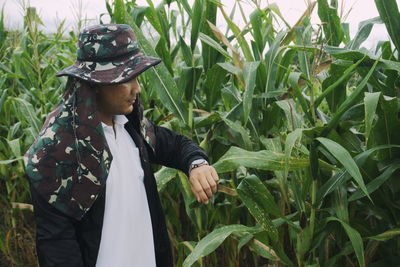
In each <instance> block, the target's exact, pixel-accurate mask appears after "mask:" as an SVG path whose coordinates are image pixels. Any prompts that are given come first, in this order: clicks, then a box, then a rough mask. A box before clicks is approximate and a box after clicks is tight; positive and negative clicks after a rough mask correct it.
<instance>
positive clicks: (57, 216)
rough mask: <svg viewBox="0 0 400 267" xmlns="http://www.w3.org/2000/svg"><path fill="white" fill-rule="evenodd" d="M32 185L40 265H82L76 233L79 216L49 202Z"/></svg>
mask: <svg viewBox="0 0 400 267" xmlns="http://www.w3.org/2000/svg"><path fill="white" fill-rule="evenodd" d="M30 188H31V197H32V204H33V207H34V214H35V218H36V229H37V230H36V231H37V232H36V250H37V254H38V259H39V264H40V266H41V267H50V266H57V267H63V266H65V267H67V266H68V267H78V266H79V267H83V266H84V264H83V261H82V255H81V251H80V247H79V244H78V242H77V238H76V233H75V229H76V223H77V220H75V219H73V218H72V217H69V216H67V215H65V214H63V213H61V212H60V211H58V210H57V209H56V208H54V207H53V206H52V205H50V204H49V203H48V202H47V201H45V200H44V199H43V198H42V197H40V196H39V194H38V193H37V192H36V190H35V189H34V188H33V186H32V185H31V186H30Z"/></svg>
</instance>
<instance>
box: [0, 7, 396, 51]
mask: <svg viewBox="0 0 400 267" xmlns="http://www.w3.org/2000/svg"><path fill="white" fill-rule="evenodd" d="M259 1H260V3H261V7H265V6H267V5H268V3H276V4H277V5H278V6H279V8H280V10H281V12H282V14H283V17H284V18H285V19H286V20H287V21H288V22H289V24H291V25H293V24H294V23H295V22H296V21H297V19H298V18H299V17H300V16H301V14H302V13H303V12H304V10H305V8H306V2H307V1H306V0H275V1H273V0H259ZM21 2H23V0H0V6H3V5H5V22H6V25H7V26H8V27H11V28H17V27H20V26H21V25H22V8H21ZM136 2H137V3H138V4H139V5H143V6H146V5H147V3H146V0H137V1H136ZM153 2H154V3H155V4H156V5H157V4H158V3H160V2H161V1H160V0H154V1H153ZM189 2H192V1H190V0H189ZM221 2H222V3H223V4H224V5H225V10H226V11H228V12H230V11H231V9H232V7H233V3H234V1H233V0H221ZM242 2H243V3H244V8H245V12H246V13H248V14H250V13H251V11H252V10H254V7H253V6H252V5H246V2H251V1H249V0H242ZM25 3H29V5H30V6H34V7H36V8H37V10H38V12H39V14H40V17H41V18H42V20H43V22H44V23H45V25H46V28H47V30H48V31H52V30H54V29H55V28H56V25H57V24H58V22H59V21H61V20H62V19H66V22H67V27H68V28H71V27H73V26H74V25H76V21H77V18H76V17H77V13H78V12H77V11H78V10H79V8H78V7H79V3H81V4H82V9H81V10H82V11H83V17H86V18H87V19H89V20H90V22H91V24H96V23H98V22H99V16H100V14H102V13H107V11H106V7H105V0H81V1H80V0H30V1H27V0H25ZM397 3H398V5H399V6H400V0H397ZM339 7H340V8H339V10H340V12H342V13H343V14H347V13H348V12H349V11H350V13H349V15H348V16H347V17H346V20H345V21H346V22H348V23H350V30H351V35H354V34H355V32H356V30H357V27H358V23H359V22H360V21H363V20H366V19H369V18H373V17H376V16H378V11H377V10H376V7H375V3H374V0H344V3H343V4H342V0H339ZM342 7H343V8H342ZM240 18H241V16H240V15H239V13H238V15H237V16H235V19H236V20H235V22H236V23H237V24H239V25H242V23H243V22H242V21H241V19H240ZM103 20H104V21H105V22H108V21H109V19H108V17H107V16H104V17H103ZM318 22H319V20H318V16H317V9H315V10H314V14H313V17H312V23H318ZM217 24H219V25H218V26H222V25H223V24H224V20H223V18H222V16H221V15H220V14H219V16H218V20H217ZM387 39H388V37H387V32H386V29H385V27H384V26H383V25H375V26H374V29H373V32H372V34H371V36H370V38H369V40H368V42H366V43H365V44H364V45H365V46H367V47H371V46H374V45H375V43H376V41H377V40H387Z"/></svg>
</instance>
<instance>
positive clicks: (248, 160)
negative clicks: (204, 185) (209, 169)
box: [213, 147, 309, 173]
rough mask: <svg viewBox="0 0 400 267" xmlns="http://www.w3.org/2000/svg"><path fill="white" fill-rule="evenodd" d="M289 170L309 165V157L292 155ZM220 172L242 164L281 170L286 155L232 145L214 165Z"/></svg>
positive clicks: (263, 168)
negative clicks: (254, 150) (248, 149)
mask: <svg viewBox="0 0 400 267" xmlns="http://www.w3.org/2000/svg"><path fill="white" fill-rule="evenodd" d="M287 165H288V169H289V170H295V169H301V168H305V167H308V166H309V162H308V159H306V158H294V157H291V158H290V160H289V162H288V163H287ZM213 166H214V167H215V168H216V170H217V171H218V172H219V173H224V172H229V171H234V170H236V169H237V168H238V167H240V166H244V167H247V168H254V169H260V170H271V171H280V170H282V169H283V168H285V166H286V163H285V155H284V154H283V153H278V152H274V151H268V150H261V151H257V152H252V151H247V150H244V149H241V148H238V147H231V148H230V149H229V150H228V151H227V152H226V153H225V154H224V155H223V156H222V157H221V158H220V159H219V160H218V161H217V162H216V163H215V164H214V165H213Z"/></svg>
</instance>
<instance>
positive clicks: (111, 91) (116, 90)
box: [96, 78, 141, 115]
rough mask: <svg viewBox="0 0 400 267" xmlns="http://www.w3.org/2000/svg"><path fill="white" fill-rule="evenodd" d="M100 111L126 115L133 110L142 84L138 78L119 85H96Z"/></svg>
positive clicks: (107, 113)
mask: <svg viewBox="0 0 400 267" xmlns="http://www.w3.org/2000/svg"><path fill="white" fill-rule="evenodd" d="M96 90H97V96H98V104H99V109H100V111H101V112H102V113H103V114H105V115H126V114H129V113H131V112H132V111H133V104H134V103H135V101H136V97H137V94H139V93H140V90H141V89H140V85H139V83H138V80H137V78H134V79H132V80H130V81H128V82H126V83H122V84H118V85H101V86H97V87H96Z"/></svg>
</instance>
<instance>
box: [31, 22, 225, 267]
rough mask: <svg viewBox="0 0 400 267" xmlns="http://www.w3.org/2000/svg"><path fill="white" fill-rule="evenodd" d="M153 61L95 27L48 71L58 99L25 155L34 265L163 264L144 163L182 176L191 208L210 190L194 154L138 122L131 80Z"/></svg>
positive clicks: (153, 194) (212, 174)
mask: <svg viewBox="0 0 400 267" xmlns="http://www.w3.org/2000/svg"><path fill="white" fill-rule="evenodd" d="M160 61H161V60H160V59H158V58H154V57H149V56H145V55H143V54H142V53H140V51H139V47H138V43H137V41H136V37H135V35H134V33H133V31H132V29H131V28H130V27H129V26H127V25H123V24H107V25H96V26H92V27H89V28H86V29H85V30H83V32H82V33H81V34H80V37H79V43H78V51H77V61H76V62H75V64H74V65H72V66H70V67H68V68H66V69H64V70H63V71H61V72H59V73H57V75H58V76H62V75H67V76H68V82H67V86H66V90H65V92H64V93H63V99H62V101H61V102H60V104H59V105H58V106H57V107H56V108H55V109H54V111H53V112H51V113H50V114H49V116H48V118H47V119H46V121H45V123H44V126H43V128H42V130H41V133H40V135H39V137H38V138H37V140H36V141H35V143H34V144H33V145H32V147H31V148H30V149H29V151H28V152H27V154H26V160H27V167H26V172H27V177H28V179H29V181H30V185H31V194H32V202H33V205H34V211H35V217H36V222H37V252H38V258H39V263H40V265H41V266H68V267H72V266H116V267H120V266H121V267H122V266H145V267H147V266H148V267H150V266H158V267H159V266H173V263H172V255H171V247H170V243H169V237H168V233H167V229H166V225H165V217H164V214H163V210H162V206H161V203H160V199H159V195H158V192H157V185H156V181H155V179H154V174H153V171H152V169H151V165H150V164H151V163H156V164H161V165H165V166H168V167H172V168H177V169H180V170H182V171H183V172H185V173H186V174H187V176H188V177H189V180H190V183H191V185H192V190H193V192H194V194H195V195H196V198H197V200H198V201H199V202H204V203H208V200H209V198H210V197H211V196H212V195H213V194H214V193H215V192H216V190H217V181H218V175H217V173H216V171H215V169H214V168H213V167H211V166H209V165H208V163H207V160H208V158H207V155H206V154H205V153H204V151H203V150H202V149H201V148H200V147H198V146H197V145H196V144H195V143H193V142H192V141H191V140H189V139H188V138H186V137H184V136H182V135H179V134H177V133H175V132H172V131H171V130H169V129H166V128H163V127H160V126H157V125H155V124H154V123H152V122H151V121H149V120H148V119H146V118H145V117H144V116H143V106H142V105H141V104H140V99H139V93H140V90H141V89H140V85H139V83H138V81H137V76H138V75H139V74H140V73H142V72H143V71H145V70H147V69H148V68H150V67H152V66H155V65H156V64H158V63H160Z"/></svg>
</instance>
